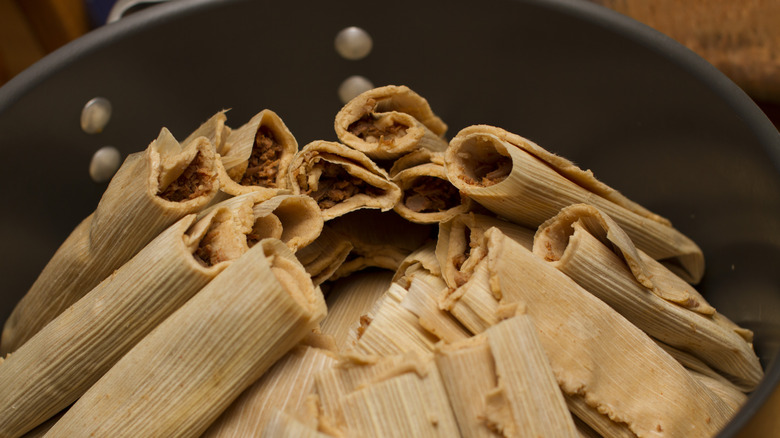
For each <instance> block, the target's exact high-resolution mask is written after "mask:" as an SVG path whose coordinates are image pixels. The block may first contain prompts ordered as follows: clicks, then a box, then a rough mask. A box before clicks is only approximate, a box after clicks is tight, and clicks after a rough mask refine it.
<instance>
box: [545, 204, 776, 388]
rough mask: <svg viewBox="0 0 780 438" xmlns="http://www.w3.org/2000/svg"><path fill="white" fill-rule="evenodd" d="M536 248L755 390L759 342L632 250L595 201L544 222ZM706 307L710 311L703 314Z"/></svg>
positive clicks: (655, 333)
mask: <svg viewBox="0 0 780 438" xmlns="http://www.w3.org/2000/svg"><path fill="white" fill-rule="evenodd" d="M614 247H618V248H620V249H619V250H613V248H614ZM632 249H633V251H632ZM534 253H535V254H536V255H538V256H539V257H541V258H544V259H545V260H547V261H549V262H550V265H551V266H553V267H555V268H557V269H559V270H560V271H561V272H563V273H565V274H566V275H568V276H569V277H571V278H572V279H573V280H574V281H576V282H577V283H578V284H579V285H580V286H582V287H583V288H584V289H586V290H587V291H589V292H590V293H592V294H593V295H595V296H596V297H598V298H600V299H601V300H603V301H604V302H605V303H607V304H608V305H610V306H611V307H612V308H614V309H615V310H616V311H618V312H619V313H620V314H621V315H623V316H624V317H626V318H627V319H628V320H629V321H631V322H632V323H633V324H634V325H636V326H637V327H639V328H640V329H642V330H644V331H645V332H646V333H647V334H649V335H650V336H652V337H654V338H656V339H658V340H660V341H661V342H663V343H665V344H668V345H670V346H672V347H676V348H678V349H681V350H685V351H687V352H689V353H691V354H693V355H694V356H696V357H698V358H700V359H702V360H703V361H704V362H706V363H707V364H708V365H710V366H711V367H713V368H715V369H717V370H719V371H721V372H723V373H725V374H726V375H728V376H731V377H732V378H733V379H734V380H735V382H737V383H738V384H739V385H740V387H743V388H745V389H746V390H751V389H752V388H754V387H755V385H757V384H758V382H759V381H760V380H761V378H762V377H763V371H762V369H761V364H760V363H759V361H758V356H756V354H755V352H754V351H753V346H752V345H751V344H750V343H748V342H746V340H745V339H744V338H743V337H742V336H741V335H740V334H739V333H737V332H735V331H734V330H732V329H731V327H730V326H724V325H723V324H721V323H720V322H719V321H722V320H723V319H725V317H721V318H720V319H718V320H715V319H713V318H712V315H713V314H715V309H713V308H712V307H711V306H709V304H707V302H706V301H705V300H704V298H703V297H701V295H699V294H698V292H695V291H694V290H693V288H692V287H691V286H690V285H688V284H687V283H685V281H683V280H682V279H680V278H679V277H677V276H676V275H675V274H674V273H672V272H671V271H669V270H667V269H665V268H664V267H663V266H662V265H661V264H659V263H657V262H655V261H654V260H652V259H650V258H649V257H647V256H646V255H644V253H643V252H642V251H639V250H636V249H634V248H633V245H632V244H631V241H630V240H629V239H628V236H626V235H625V233H624V232H623V231H622V230H621V229H620V227H619V226H618V225H617V224H616V223H615V222H614V221H613V220H612V219H611V218H610V217H609V216H607V215H605V214H604V213H603V212H601V211H599V210H598V209H596V208H595V207H593V206H588V205H581V204H580V205H573V206H570V207H567V208H565V209H563V210H561V212H560V213H559V214H558V215H556V216H555V217H553V218H551V219H550V220H548V221H546V222H545V223H544V224H542V225H541V226H540V227H539V230H538V232H537V233H536V238H535V241H534ZM636 272H640V275H636ZM641 280H644V284H642V283H640V281H641ZM648 286H649V287H648ZM666 297H671V298H672V299H674V302H672V301H669V300H668V299H665V298H666ZM683 306H685V307H683ZM702 308H704V309H706V312H707V314H702V313H699V312H697V310H699V309H702Z"/></svg>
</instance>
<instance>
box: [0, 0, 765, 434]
mask: <svg viewBox="0 0 780 438" xmlns="http://www.w3.org/2000/svg"><path fill="white" fill-rule="evenodd" d="M347 26H360V27H362V28H364V29H366V30H367V31H368V32H369V33H370V35H371V36H372V37H373V41H374V48H373V50H372V52H371V53H370V54H369V55H368V56H367V57H366V58H364V59H362V60H358V61H350V60H347V59H344V58H342V57H341V56H340V55H339V54H338V53H337V52H336V51H335V50H334V47H333V40H334V37H335V35H336V33H337V32H338V31H339V30H341V29H343V28H345V27H347ZM355 74H359V75H363V76H365V77H366V78H368V79H369V80H371V81H372V82H373V83H374V84H375V85H386V84H404V85H408V86H410V87H411V88H412V89H414V90H415V91H417V92H418V93H420V94H421V95H423V96H425V97H426V98H427V99H428V100H429V102H430V103H431V105H432V107H433V109H434V111H436V113H437V114H438V115H439V116H441V117H442V119H444V120H445V121H446V122H447V123H448V124H449V126H450V130H449V132H450V134H454V133H455V132H457V131H458V130H460V129H461V128H462V127H465V126H467V125H470V124H475V123H488V124H492V125H497V126H501V127H503V128H505V129H507V130H509V131H513V132H516V133H518V134H521V135H523V136H525V137H528V138H530V139H532V140H534V141H535V142H537V143H539V144H541V145H543V146H544V147H546V148H547V149H549V150H551V151H554V152H556V153H558V154H561V155H563V156H565V157H567V158H570V159H572V160H574V161H575V162H577V163H579V164H580V165H581V166H582V167H584V168H590V169H592V170H593V171H594V173H595V174H596V175H597V176H598V177H599V178H600V179H601V180H603V181H604V182H606V183H607V184H610V185H612V186H613V187H616V188H618V189H619V190H621V192H623V193H624V194H626V195H628V196H629V197H630V198H632V199H634V200H636V201H638V202H640V203H642V204H643V205H645V206H646V207H648V208H649V209H651V210H653V211H655V212H657V213H659V214H661V215H663V216H666V217H668V218H669V219H671V220H672V222H673V223H674V224H675V226H676V227H677V228H679V229H680V230H682V231H683V232H684V233H686V234H688V235H689V236H690V237H692V238H693V239H694V240H695V241H696V242H697V243H699V245H700V246H701V247H702V249H703V251H704V254H705V256H706V257H707V273H706V275H705V278H704V281H703V282H702V284H701V286H700V290H701V291H702V292H703V293H704V295H705V296H706V297H707V299H708V300H709V301H710V302H711V303H712V304H713V305H714V306H715V307H716V308H718V310H719V311H721V312H722V313H724V314H725V315H727V316H729V317H730V318H731V319H733V320H734V321H736V322H737V323H738V324H740V325H742V326H745V327H747V328H750V329H752V330H753V331H754V332H755V334H756V338H755V339H756V343H755V347H756V350H757V352H758V353H759V355H760V357H761V359H762V361H763V364H764V366H765V369H766V378H765V380H764V382H763V383H762V384H761V385H760V387H759V388H758V389H757V390H756V391H755V392H754V393H753V394H752V395H751V396H750V398H749V400H748V402H747V403H746V405H745V406H744V408H743V409H742V410H741V411H740V412H739V413H738V415H737V416H736V417H735V418H734V420H733V421H732V422H731V423H730V424H729V425H728V426H727V427H726V428H725V429H724V430H723V432H722V433H721V434H720V436H722V437H731V436H735V435H736V434H737V433H738V432H739V431H740V430H743V428H744V427H745V426H746V424H748V422H749V421H751V419H752V418H753V417H754V416H755V415H756V413H757V412H758V411H759V409H760V408H761V407H762V405H764V404H765V403H766V402H767V400H768V398H769V397H770V395H771V394H772V393H773V391H774V390H775V388H777V387H778V382H780V361H778V360H776V357H777V353H778V348H779V346H780V270H778V267H779V266H778V261H780V172H778V169H780V135H778V132H777V130H776V129H775V128H774V126H773V125H772V124H771V123H770V122H769V120H768V119H767V118H766V117H765V116H764V114H763V113H762V112H761V111H760V110H759V109H758V107H757V106H756V105H755V104H754V103H753V102H752V101H751V100H750V99H749V98H748V97H747V96H746V95H745V94H744V93H743V92H742V91H741V90H740V89H739V88H738V87H737V86H736V85H734V84H733V83H732V82H730V81H729V80H728V79H727V78H726V77H725V76H723V75H722V74H721V73H720V72H718V71H717V70H716V69H715V68H714V67H712V66H711V65H709V64H707V63H706V62H705V61H703V60H702V59H701V58H699V57H698V56H696V55H695V54H693V53H692V52H690V51H688V50H687V49H685V48H684V47H682V46H681V45H679V44H677V43H675V42H674V41H672V40H671V39H669V38H667V37H665V36H663V35H661V34H659V33H657V32H655V31H653V30H651V29H649V28H647V27H645V26H643V25H641V24H639V23H637V22H635V21H632V20H630V19H628V18H625V17H623V16H620V15H618V14H615V13H613V12H612V11H609V10H606V9H603V8H600V7H598V6H594V5H592V4H589V3H586V2H582V1H577V0H571V1H569V0H547V1H542V0H529V1H517V0H492V1H483V2H478V3H474V2H469V1H463V0H454V1H453V0H451V1H426V2H419V1H411V0H398V1H396V2H394V3H393V5H392V7H388V6H387V5H386V4H383V3H376V2H375V3H370V2H369V3H366V2H358V1H353V0H347V1H342V2H336V3H330V2H312V3H308V2H296V1H287V2H265V1H248V0H246V1H241V0H226V1H206V0H194V1H176V2H170V3H167V4H162V5H159V6H155V7H153V8H149V9H146V10H143V11H140V12H138V13H135V14H133V15H131V16H129V17H127V18H125V19H122V20H120V21H119V22H116V23H112V24H109V25H107V26H105V27H103V28H100V29H98V30H96V31H94V32H92V33H90V34H88V35H86V36H84V37H82V38H80V39H78V40H76V41H74V42H73V43H71V44H68V45H66V46H65V47H63V48H61V49H60V50H58V51H57V52H55V53H53V54H51V55H49V56H48V57H46V58H45V59H43V60H41V61H40V62H39V63H37V64H35V65H34V66H32V67H31V68H30V69H28V70H27V71H25V72H23V73H22V74H21V75H19V76H17V77H16V78H14V79H13V80H12V81H10V82H9V83H8V84H6V85H5V86H3V87H2V88H0V151H2V154H3V158H4V163H5V171H4V172H2V174H0V180H1V181H2V187H5V189H6V190H5V193H6V194H5V197H4V209H3V212H4V214H3V215H2V218H3V226H2V227H0V241H2V242H3V243H4V245H5V248H6V250H5V251H3V252H2V256H0V257H2V262H1V263H0V279H2V280H1V281H2V289H1V292H0V321H4V320H5V319H6V318H7V317H8V314H9V313H10V311H11V309H12V308H13V306H14V305H15V303H16V302H17V301H18V300H19V299H20V298H21V296H22V295H23V294H24V292H25V291H26V290H27V288H28V287H29V286H30V285H31V284H32V282H33V281H34V279H35V277H36V276H37V274H38V272H39V271H40V270H41V269H42V267H43V266H44V264H45V263H46V261H47V260H48V259H49V257H51V255H52V254H53V252H54V251H55V250H56V248H57V247H58V246H59V244H60V243H61V242H62V240H64V238H65V237H66V236H67V235H68V233H69V232H70V231H71V230H72V229H73V227H74V226H75V225H76V224H77V223H78V222H79V221H80V220H81V219H83V218H84V217H85V216H86V215H87V214H89V213H90V212H91V211H92V210H93V209H94V207H95V205H96V204H97V200H98V199H99V197H100V194H101V193H102V191H103V189H104V187H105V185H104V184H97V183H95V182H93V181H92V180H91V178H90V176H89V174H88V167H89V163H90V159H91V157H92V155H93V153H94V152H95V151H96V150H98V149H99V148H101V147H102V146H106V145H112V146H114V147H116V148H118V149H119V150H120V151H121V152H122V154H123V155H126V154H128V153H131V152H135V151H138V150H141V149H143V148H145V147H146V146H147V145H148V143H149V142H150V141H151V140H152V139H154V138H155V137H156V135H157V132H158V131H159V129H160V128H161V127H162V126H166V127H168V128H169V129H170V130H171V131H172V132H173V133H174V135H177V136H184V135H186V134H187V133H189V132H190V131H191V130H192V129H194V128H195V127H197V126H198V125H199V124H200V122H202V121H204V120H205V119H206V118H208V117H209V116H210V115H211V114H213V113H214V112H216V111H218V110H220V109H222V108H232V110H231V112H230V113H229V117H230V120H234V121H235V122H234V123H238V122H241V121H245V120H248V118H249V117H250V116H251V115H252V114H254V113H255V112H257V111H259V110H260V109H262V108H271V109H273V110H274V111H276V112H277V113H278V114H280V115H281V116H282V118H283V119H284V120H285V122H286V123H287V125H288V126H289V127H290V129H291V130H292V132H293V133H294V134H295V135H296V137H297V138H298V141H299V143H300V144H305V143H307V142H309V141H311V140H314V139H320V138H324V139H333V138H334V137H335V135H334V133H333V116H335V114H336V112H337V111H338V109H339V108H340V106H341V102H340V101H339V98H338V94H337V89H338V87H339V85H340V84H341V82H342V81H343V80H344V79H345V78H347V77H349V76H351V75H355ZM96 96H103V97H105V98H107V99H108V100H109V101H110V102H111V103H112V106H113V115H112V118H111V120H110V121H109V123H108V125H107V126H106V127H105V129H104V130H103V131H102V132H101V133H99V134H87V133H85V132H84V131H83V130H82V129H81V127H80V124H79V117H80V112H81V109H82V107H83V106H84V104H85V103H86V102H87V101H89V100H90V99H92V98H93V97H96Z"/></svg>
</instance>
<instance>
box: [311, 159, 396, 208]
mask: <svg viewBox="0 0 780 438" xmlns="http://www.w3.org/2000/svg"><path fill="white" fill-rule="evenodd" d="M320 166H322V174H321V175H320V179H319V183H318V186H317V190H312V189H311V188H309V189H307V190H304V191H303V194H305V195H309V196H311V197H312V198H314V200H315V201H317V205H318V206H319V207H320V209H322V210H326V209H328V208H331V207H333V206H335V205H336V204H338V203H339V202H342V201H344V200H346V199H349V198H351V197H352V196H355V195H356V194H358V193H366V194H368V195H371V196H381V195H382V194H384V191H383V190H382V189H379V188H377V187H374V186H372V185H371V184H368V183H367V182H365V181H363V180H362V179H360V178H357V177H355V176H352V175H350V174H349V172H347V171H346V170H345V169H344V168H343V167H341V166H339V165H336V164H333V163H328V162H327V161H323V162H321V163H320Z"/></svg>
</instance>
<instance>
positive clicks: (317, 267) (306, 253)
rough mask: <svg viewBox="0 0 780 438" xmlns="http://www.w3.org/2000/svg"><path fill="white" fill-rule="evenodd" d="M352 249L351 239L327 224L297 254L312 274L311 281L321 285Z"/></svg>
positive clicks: (307, 270)
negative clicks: (312, 240)
mask: <svg viewBox="0 0 780 438" xmlns="http://www.w3.org/2000/svg"><path fill="white" fill-rule="evenodd" d="M350 251H352V243H351V242H350V241H349V239H347V237H346V236H344V235H342V234H341V233H339V232H337V231H335V230H334V229H333V228H332V227H331V226H329V225H328V224H325V225H324V226H323V227H322V232H321V233H320V235H319V236H318V237H317V238H316V239H315V240H314V242H312V243H310V244H309V245H307V246H305V247H303V248H302V249H300V250H299V251H298V252H296V253H295V256H296V257H298V260H299V261H300V262H301V264H303V266H304V268H306V272H308V273H309V275H311V281H312V282H313V283H314V284H315V285H320V284H322V283H323V282H325V281H327V280H329V279H330V278H331V277H332V276H333V274H334V273H335V272H336V270H338V269H339V268H340V267H341V265H342V264H344V261H346V260H347V257H348V256H349V253H350Z"/></svg>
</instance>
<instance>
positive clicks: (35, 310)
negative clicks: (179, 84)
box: [0, 128, 219, 355]
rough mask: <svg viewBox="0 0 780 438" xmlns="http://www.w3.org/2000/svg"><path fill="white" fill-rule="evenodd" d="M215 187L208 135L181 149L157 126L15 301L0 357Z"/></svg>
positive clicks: (0, 345)
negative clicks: (155, 135)
mask: <svg viewBox="0 0 780 438" xmlns="http://www.w3.org/2000/svg"><path fill="white" fill-rule="evenodd" d="M218 186H219V183H218V181H217V173H216V158H215V154H214V150H213V147H212V146H211V144H210V143H209V141H208V140H207V139H205V138H203V137H200V138H198V139H196V140H195V141H193V142H191V143H189V144H187V145H185V146H184V147H181V145H180V144H179V143H178V142H177V141H176V139H175V138H173V136H172V135H171V134H170V132H168V131H167V130H166V129H164V128H163V130H162V131H161V132H160V136H159V137H158V138H157V139H156V140H154V141H153V142H152V143H151V144H150V145H149V147H148V148H147V149H146V150H145V151H144V152H138V153H135V154H131V155H130V156H128V157H127V159H126V160H125V161H124V163H123V164H122V166H121V167H120V168H119V170H118V171H117V173H116V174H115V175H114V177H113V179H112V180H111V182H110V183H109V184H108V187H107V188H106V191H105V192H104V194H103V196H102V198H101V199H100V202H99V203H98V206H97V208H96V209H95V211H94V212H93V213H92V214H91V215H89V216H88V217H87V218H86V219H84V220H83V221H82V222H81V223H80V224H79V225H78V226H77V227H76V228H75V229H74V230H73V232H72V233H71V234H70V236H68V238H67V239H66V240H65V241H64V242H63V243H62V245H61V246H60V247H59V249H58V250H57V252H56V253H55V254H54V256H53V257H52V258H51V260H49V262H48V263H47V265H46V266H45V267H44V268H43V271H42V272H41V273H40V275H39V276H38V278H37V279H36V280H35V283H34V284H33V285H32V287H31V288H30V290H28V291H27V294H26V295H25V296H24V297H23V298H22V300H21V301H20V302H19V303H18V304H17V305H16V308H15V309H14V310H13V312H12V313H11V315H10V317H9V318H8V320H7V321H6V323H5V327H4V329H3V334H2V341H1V342H0V355H4V354H6V353H9V352H11V351H14V350H16V349H17V348H19V347H20V346H21V345H22V344H23V343H24V342H25V341H27V340H28V339H29V338H30V337H32V336H33V335H34V334H35V333H37V332H38V330H40V329H41V328H43V326H45V325H46V324H47V323H48V322H49V321H51V320H52V319H54V318H55V317H57V315H59V314H60V313H61V312H62V311H64V310H65V309H67V308H68V307H69V306H70V305H71V304H73V303H75V302H76V301H78V299H79V298H81V297H83V296H84V295H86V294H87V292H89V291H90V290H92V288H93V287H95V286H97V284H98V283H100V282H101V281H103V279H104V278H106V277H108V276H109V275H110V274H111V272H113V271H114V270H115V269H117V268H119V267H120V266H122V264H124V263H125V262H127V261H128V260H130V258H132V257H133V256H134V255H135V254H136V253H137V252H138V251H140V250H141V249H142V248H143V247H144V246H146V244H147V243H149V242H150V241H151V240H152V239H154V238H155V237H156V236H157V235H158V234H160V232H162V231H163V230H165V229H166V228H168V227H169V226H170V225H171V224H173V223H174V222H176V221H177V220H179V219H181V218H182V217H184V216H186V215H187V214H189V213H193V212H196V211H198V210H200V209H201V208H203V207H204V206H205V205H207V204H208V203H209V202H210V201H211V199H212V198H213V197H214V195H215V194H216V192H217V189H218Z"/></svg>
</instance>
